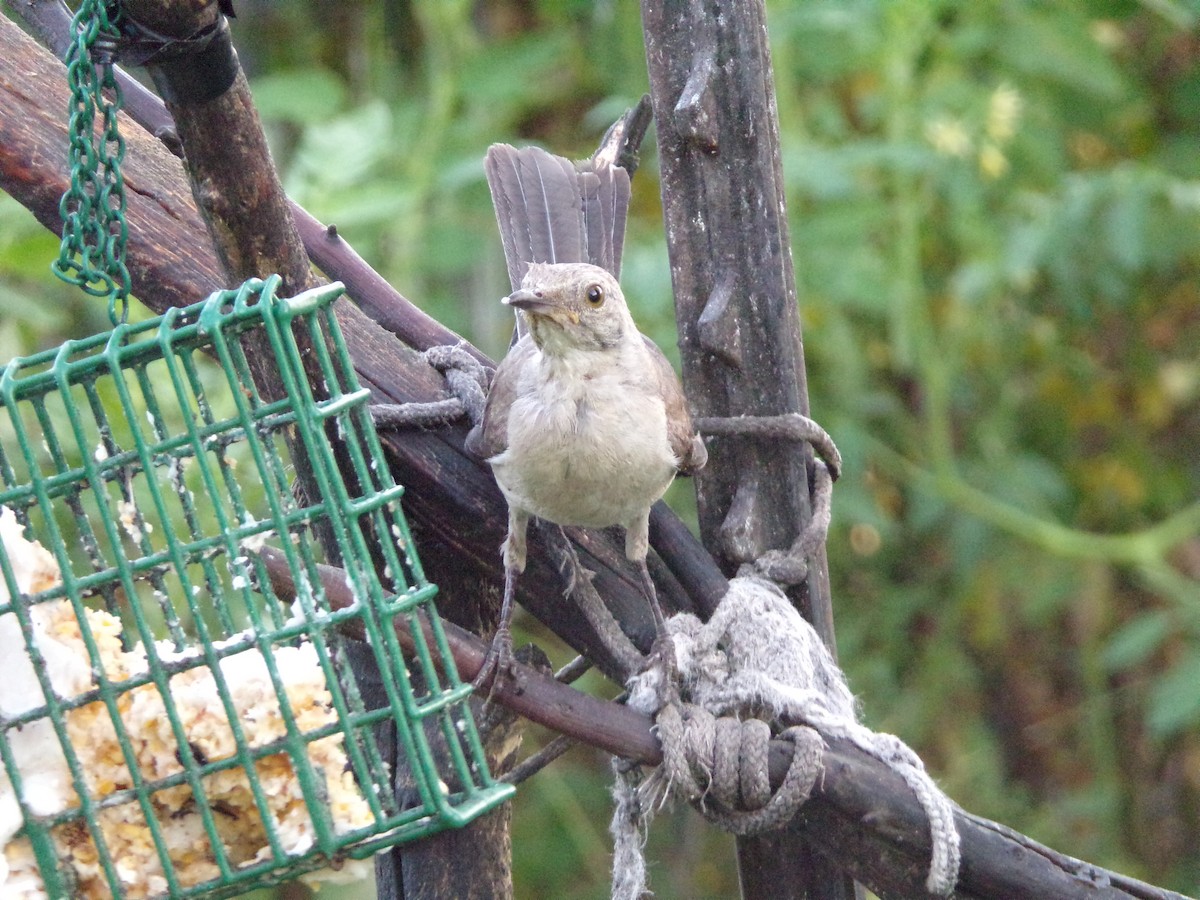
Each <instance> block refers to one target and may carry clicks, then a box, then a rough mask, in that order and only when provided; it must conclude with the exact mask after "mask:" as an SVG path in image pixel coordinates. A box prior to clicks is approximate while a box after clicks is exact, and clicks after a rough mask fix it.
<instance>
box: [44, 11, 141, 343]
mask: <svg viewBox="0 0 1200 900" xmlns="http://www.w3.org/2000/svg"><path fill="white" fill-rule="evenodd" d="M119 15H120V10H119V4H117V3H112V2H106V0H83V3H82V4H80V7H79V11H78V12H77V13H76V15H75V20H74V22H73V23H72V27H73V29H74V32H75V40H74V42H73V43H72V44H71V46H70V48H69V49H68V50H67V57H66V63H67V83H68V85H69V86H70V88H71V107H70V119H69V123H68V133H69V136H70V157H69V158H70V163H71V186H70V187H69V188H68V189H67V192H66V193H65V194H63V198H62V201H61V203H60V204H59V212H60V214H61V215H62V219H63V234H62V246H61V248H60V250H59V256H58V259H56V260H55V261H54V262H53V263H51V266H50V268H51V269H52V270H53V271H54V273H55V274H56V275H58V277H59V278H61V279H63V280H64V281H66V282H68V283H69V284H74V285H76V286H78V287H80V288H82V289H83V290H84V291H86V292H87V293H88V294H91V295H92V296H94V297H107V298H108V315H109V318H110V319H111V320H112V322H113V324H114V325H116V324H119V323H121V322H124V321H125V319H126V317H127V316H128V299H129V290H130V282H129V270H128V268H126V266H125V245H126V242H127V240H128V237H129V227H128V225H127V224H126V222H125V180H124V178H123V177H122V175H121V163H122V161H123V160H124V158H125V139H124V138H122V137H121V135H120V133H119V132H118V130H117V112H118V111H119V110H120V109H121V89H120V87H119V86H118V85H117V81H116V77H115V75H114V72H113V66H114V64H115V62H116V49H117V36H118V32H117V28H116V20H117V18H118V17H119ZM97 112H99V113H100V116H101V118H102V121H101V123H100V128H99V129H97V127H96V116H97Z"/></svg>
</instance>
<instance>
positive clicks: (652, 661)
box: [645, 630, 679, 683]
mask: <svg viewBox="0 0 1200 900" xmlns="http://www.w3.org/2000/svg"><path fill="white" fill-rule="evenodd" d="M645 668H646V669H650V668H658V669H659V670H661V671H662V673H663V679H664V680H665V681H667V682H670V683H675V682H678V680H679V665H678V663H677V661H676V656H675V639H674V638H673V637H672V636H671V635H669V634H668V633H667V632H666V631H665V630H664V631H660V632H659V633H658V636H657V637H655V638H654V643H653V644H651V645H650V653H649V655H647V656H646V666H645Z"/></svg>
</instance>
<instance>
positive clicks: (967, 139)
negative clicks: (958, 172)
mask: <svg viewBox="0 0 1200 900" xmlns="http://www.w3.org/2000/svg"><path fill="white" fill-rule="evenodd" d="M925 138H926V140H928V141H929V143H930V144H932V145H933V149H934V150H936V151H937V152H938V153H941V154H942V155H943V156H956V157H959V158H962V157H964V156H966V155H967V154H968V153H970V152H971V136H970V135H969V134H967V129H966V128H965V127H964V126H963V123H962V122H960V121H959V120H957V119H949V118H945V117H941V118H937V119H934V120H933V121H931V122H929V123H928V124H927V125H926V126H925Z"/></svg>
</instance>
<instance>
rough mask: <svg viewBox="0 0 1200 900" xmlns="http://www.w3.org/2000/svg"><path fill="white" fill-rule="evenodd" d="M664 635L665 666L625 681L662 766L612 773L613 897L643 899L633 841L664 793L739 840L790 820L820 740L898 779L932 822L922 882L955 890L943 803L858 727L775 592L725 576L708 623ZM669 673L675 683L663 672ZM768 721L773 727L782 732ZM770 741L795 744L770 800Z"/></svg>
mask: <svg viewBox="0 0 1200 900" xmlns="http://www.w3.org/2000/svg"><path fill="white" fill-rule="evenodd" d="M667 631H668V635H669V641H668V642H666V643H667V644H668V645H669V648H670V650H669V652H670V653H671V654H673V658H670V659H664V660H660V661H659V662H657V663H656V664H654V665H652V666H651V667H650V668H648V669H647V670H646V671H644V672H642V673H641V674H639V675H637V676H635V677H634V678H632V679H630V681H629V685H628V686H629V688H630V697H631V702H633V703H636V705H637V706H638V708H640V709H642V710H643V711H646V712H656V722H657V731H658V736H659V739H660V740H661V742H662V747H663V764H662V765H661V766H660V767H659V768H658V769H656V770H655V771H654V772H653V773H652V774H650V775H649V776H648V777H646V778H644V779H643V778H642V777H641V776H640V774H639V775H637V776H636V778H635V776H634V775H633V774H632V773H630V772H628V771H626V773H625V774H624V775H622V774H620V773H619V774H618V778H617V786H616V788H615V794H616V796H617V799H618V803H617V813H616V815H614V818H613V825H612V832H613V836H614V839H615V842H616V852H615V854H614V860H613V866H614V869H613V872H614V878H613V897H614V900H618V898H619V900H633V898H637V897H640V896H641V895H642V893H643V892H644V891H645V889H646V888H645V863H644V861H643V860H642V858H641V846H642V841H641V835H642V833H643V832H644V829H645V827H646V824H647V823H648V821H649V818H650V817H651V816H652V814H653V813H654V811H655V810H657V809H659V808H661V806H662V805H663V804H664V803H665V802H666V801H667V800H668V799H669V798H670V797H681V798H683V799H685V800H687V801H688V802H690V803H692V804H693V805H694V806H696V807H697V808H698V809H699V810H700V811H701V813H703V815H704V816H705V817H706V818H708V819H709V820H710V821H712V822H714V823H715V824H717V825H719V826H720V827H722V828H724V829H726V830H728V831H731V832H733V833H734V834H738V835H747V834H757V833H759V832H761V831H765V830H769V829H772V828H778V827H780V826H782V825H784V824H785V823H786V822H788V821H790V820H791V819H792V818H793V817H794V816H795V814H796V812H797V811H798V809H799V808H800V806H801V805H802V804H803V803H804V801H805V800H807V799H808V796H809V794H810V792H811V791H812V788H813V785H814V783H815V782H816V779H817V777H818V776H819V775H820V773H821V771H822V768H821V767H822V758H823V754H824V751H825V740H824V737H823V735H824V736H827V737H831V738H838V739H842V740H847V741H849V742H851V743H853V744H854V745H855V746H856V747H858V748H859V749H861V750H863V751H864V752H866V753H868V754H870V755H871V756H873V757H875V758H876V759H878V760H880V761H881V762H883V763H885V764H886V765H888V766H889V767H890V768H891V769H893V770H894V771H895V772H896V773H897V774H899V775H900V776H901V777H902V778H903V779H904V780H905V782H906V783H907V784H908V785H909V787H910V788H911V789H912V791H913V792H914V794H916V796H917V799H918V800H919V801H920V803H921V806H922V808H923V809H924V810H925V813H926V815H927V817H928V819H929V823H930V832H931V835H932V842H933V856H932V859H931V863H930V870H929V877H928V879H927V882H926V885H927V887H928V888H929V890H930V892H932V893H935V894H943V895H944V894H949V893H950V892H951V891H952V890H953V888H954V884H955V882H956V881H957V877H958V866H959V837H958V830H957V828H956V826H955V824H954V809H953V806H952V805H951V803H950V801H949V799H948V798H947V797H946V796H945V795H944V794H943V793H942V792H941V791H940V790H938V788H937V786H936V785H935V784H934V783H933V780H932V779H931V778H930V777H929V776H928V774H926V772H925V768H924V766H923V764H922V763H921V760H920V758H919V757H918V756H917V755H916V753H914V752H913V751H912V750H911V749H910V748H909V747H908V746H906V745H905V744H904V743H903V742H902V741H901V740H900V739H899V738H897V737H895V736H893V735H888V734H877V733H875V732H873V731H871V730H869V729H868V728H866V727H864V726H863V725H860V724H859V723H858V720H857V715H856V710H855V702H854V696H853V694H851V693H850V689H849V687H848V686H847V684H846V680H845V676H843V674H842V672H841V670H839V669H838V667H837V664H836V663H835V662H834V661H833V657H832V656H831V655H830V654H829V651H828V650H827V649H826V648H825V645H824V644H823V643H822V642H821V640H820V638H819V637H818V635H817V634H816V632H815V631H814V630H813V629H812V626H810V625H809V624H808V623H807V622H805V621H804V619H803V618H802V617H801V616H800V614H799V612H797V611H796V609H795V608H794V607H793V606H792V605H791V603H790V602H789V601H788V599H787V597H786V596H785V595H784V594H783V592H782V590H780V588H779V587H778V586H776V585H775V584H774V583H773V582H771V581H767V580H765V579H763V578H761V577H756V576H740V577H738V578H734V579H733V580H732V581H731V582H730V583H729V592H728V593H727V594H726V596H725V598H724V599H723V600H722V601H721V604H720V606H718V608H717V610H716V611H715V612H714V613H713V616H712V618H711V619H710V620H709V621H708V622H707V623H701V622H700V621H699V619H697V618H696V617H694V616H690V615H687V614H680V615H677V616H675V617H673V618H672V619H670V620H668V622H667ZM660 655H662V654H660ZM672 666H673V667H674V668H675V669H676V670H677V672H678V681H677V682H675V681H673V680H672V679H670V678H668V677H667V676H666V674H665V672H666V671H667V670H669V669H670V668H671V667H672ZM768 718H769V719H771V720H773V721H777V722H780V723H782V730H781V731H779V733H775V729H773V728H772V726H771V725H770V724H768V722H767V721H766V719H768ZM773 738H775V739H780V738H782V739H785V740H787V741H789V742H791V743H792V745H793V746H792V755H791V764H790V766H789V768H788V771H787V773H786V775H785V776H784V779H783V782H782V784H780V786H779V787H778V789H776V790H775V791H774V792H772V791H771V787H770V782H769V775H768V772H769V770H768V766H767V763H768V758H769V753H770V742H771V740H772V739H773Z"/></svg>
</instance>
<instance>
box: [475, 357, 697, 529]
mask: <svg viewBox="0 0 1200 900" xmlns="http://www.w3.org/2000/svg"><path fill="white" fill-rule="evenodd" d="M646 371H647V362H646V360H645V350H644V348H643V346H642V344H641V338H640V336H639V337H638V339H637V343H636V344H634V343H633V342H626V343H624V344H622V345H621V346H620V347H617V348H612V349H609V350H604V351H577V352H575V353H571V354H568V355H567V356H565V357H564V356H558V355H550V354H542V353H539V355H538V356H537V358H536V364H535V365H531V366H528V367H527V369H526V371H525V373H524V374H523V376H522V379H521V382H520V385H519V387H518V391H517V397H516V399H515V400H514V402H513V404H512V407H511V409H510V411H509V417H508V448H507V450H505V451H504V452H503V453H501V454H499V455H498V456H496V457H494V458H493V459H491V460H490V462H491V465H492V469H493V471H494V472H495V475H496V481H497V483H498V484H499V485H500V488H501V490H502V491H503V492H504V494H505V496H506V497H507V498H508V501H509V503H510V504H513V503H515V504H516V505H517V506H519V507H521V508H523V509H525V510H527V511H529V512H531V513H533V514H534V515H536V516H539V517H541V518H543V519H547V520H549V521H551V522H555V523H557V524H559V525H580V526H585V527H589V528H602V527H606V526H609V525H625V524H627V523H628V522H630V521H632V520H634V519H635V518H637V517H638V516H640V515H644V514H645V512H646V510H647V509H648V507H649V506H650V504H651V503H653V502H654V501H655V500H657V499H658V498H659V497H661V496H662V494H663V492H664V491H665V490H666V489H667V486H668V485H669V484H670V483H671V480H672V479H673V478H674V476H675V467H676V463H677V460H676V459H675V457H674V456H673V455H672V453H671V449H670V443H669V441H668V439H667V421H666V410H665V408H664V406H663V402H662V400H661V398H660V397H658V396H657V394H656V393H655V392H654V391H653V390H652V389H651V387H650V385H649V384H648V383H647V381H646V379H645V378H644V377H642V378H640V379H639V378H637V377H634V375H635V373H645V372H646Z"/></svg>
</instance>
